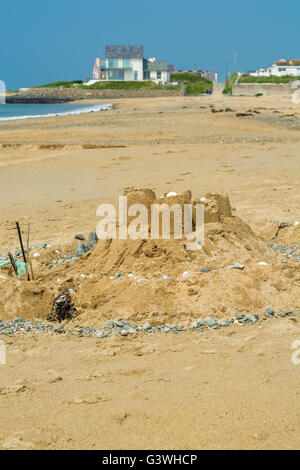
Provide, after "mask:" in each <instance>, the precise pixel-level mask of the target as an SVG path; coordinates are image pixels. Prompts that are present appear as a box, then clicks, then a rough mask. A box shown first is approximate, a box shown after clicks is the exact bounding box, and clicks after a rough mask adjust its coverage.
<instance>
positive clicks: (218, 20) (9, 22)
mask: <svg viewBox="0 0 300 470" xmlns="http://www.w3.org/2000/svg"><path fill="white" fill-rule="evenodd" d="M3 3H4V2H1V5H0V19H1V24H0V39H1V43H0V80H4V81H5V82H6V85H7V87H8V88H10V89H12V88H18V87H26V86H34V85H39V84H43V83H49V82H52V81H58V80H72V79H85V78H87V77H91V73H92V65H93V61H94V59H95V57H96V56H100V57H102V58H104V52H105V45H106V44H124V45H131V44H142V45H143V46H144V53H145V57H151V56H154V55H155V56H156V57H157V58H158V59H161V60H167V61H168V63H170V64H175V66H176V67H177V68H188V69H190V68H194V65H195V63H197V64H198V68H200V69H201V68H202V69H207V70H217V71H218V72H219V73H220V78H221V79H224V75H225V64H226V62H228V63H229V71H230V72H232V71H233V55H234V52H237V54H238V70H239V71H241V72H246V71H247V70H253V69H256V68H258V67H263V66H267V65H270V64H271V63H273V61H275V60H277V59H280V58H283V57H284V58H296V59H300V1H299V0H286V1H283V0H250V1H245V0H211V1H208V0H205V1H202V0H186V1H184V0H148V1H145V0H80V1H79V0H72V1H70V0H51V1H50V2H46V1H43V0H13V1H12V2H8V1H7V2H6V4H3Z"/></svg>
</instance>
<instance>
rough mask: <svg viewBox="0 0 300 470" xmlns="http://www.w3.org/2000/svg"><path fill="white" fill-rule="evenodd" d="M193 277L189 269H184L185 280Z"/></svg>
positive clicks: (183, 277) (183, 276)
mask: <svg viewBox="0 0 300 470" xmlns="http://www.w3.org/2000/svg"><path fill="white" fill-rule="evenodd" d="M190 277H191V273H190V272H189V271H184V273H183V274H182V279H183V280H184V281H186V280H187V279H189V278H190Z"/></svg>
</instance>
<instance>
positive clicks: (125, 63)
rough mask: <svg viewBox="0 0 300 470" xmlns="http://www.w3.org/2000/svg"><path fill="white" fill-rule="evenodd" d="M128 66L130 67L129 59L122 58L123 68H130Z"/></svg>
mask: <svg viewBox="0 0 300 470" xmlns="http://www.w3.org/2000/svg"><path fill="white" fill-rule="evenodd" d="M130 68H131V60H130V59H123V69H130Z"/></svg>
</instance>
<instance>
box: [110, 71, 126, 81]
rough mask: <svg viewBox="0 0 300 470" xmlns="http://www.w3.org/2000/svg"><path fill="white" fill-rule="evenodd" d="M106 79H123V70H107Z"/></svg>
mask: <svg viewBox="0 0 300 470" xmlns="http://www.w3.org/2000/svg"><path fill="white" fill-rule="evenodd" d="M108 80H124V70H109V71H108Z"/></svg>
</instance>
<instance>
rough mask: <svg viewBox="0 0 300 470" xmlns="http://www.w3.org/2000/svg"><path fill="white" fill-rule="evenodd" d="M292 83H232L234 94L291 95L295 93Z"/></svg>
mask: <svg viewBox="0 0 300 470" xmlns="http://www.w3.org/2000/svg"><path fill="white" fill-rule="evenodd" d="M293 91H294V90H293V88H292V85H291V84H290V83H280V84H277V83H238V84H234V85H232V95H233V96H240V95H245V96H255V95H257V94H258V93H262V94H263V95H265V96H272V95H280V96H290V95H292V93H293Z"/></svg>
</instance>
